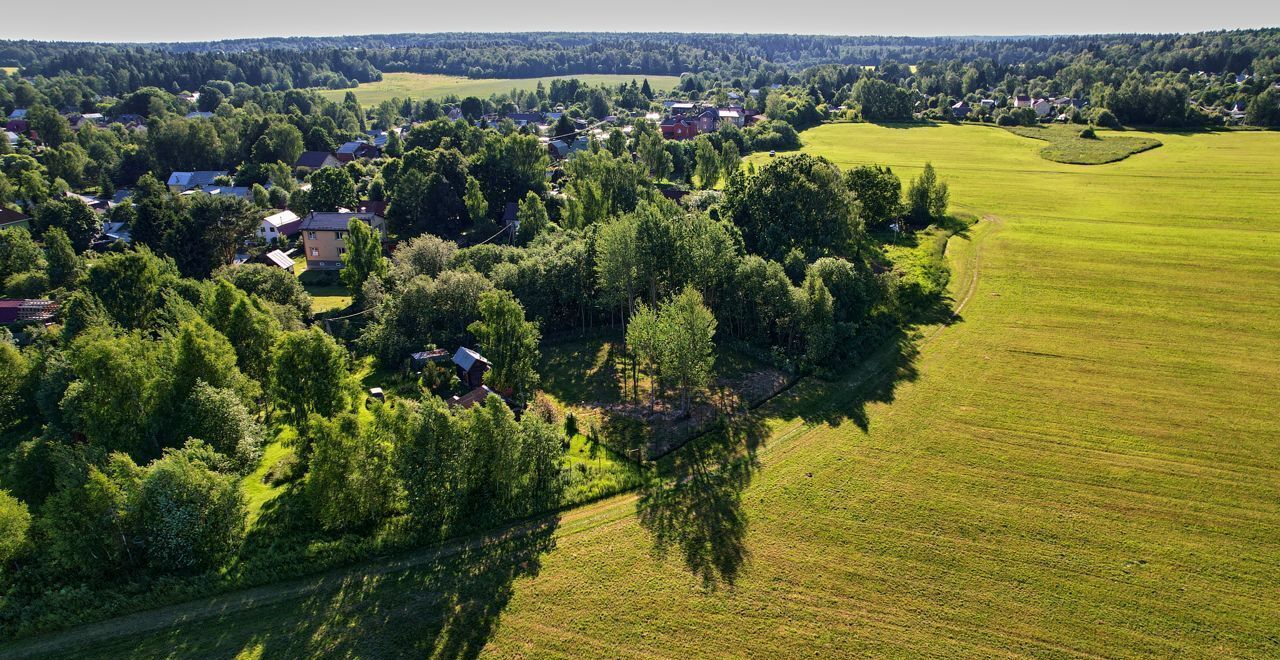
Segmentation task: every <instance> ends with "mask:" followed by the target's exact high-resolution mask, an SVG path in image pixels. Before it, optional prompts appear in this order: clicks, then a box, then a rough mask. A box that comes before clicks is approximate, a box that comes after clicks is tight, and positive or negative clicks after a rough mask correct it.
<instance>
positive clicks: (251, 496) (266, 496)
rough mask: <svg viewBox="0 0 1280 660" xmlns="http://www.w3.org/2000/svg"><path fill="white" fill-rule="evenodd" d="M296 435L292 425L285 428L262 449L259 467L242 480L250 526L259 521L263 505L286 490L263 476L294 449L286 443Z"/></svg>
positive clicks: (241, 484)
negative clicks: (272, 483) (273, 484)
mask: <svg viewBox="0 0 1280 660" xmlns="http://www.w3.org/2000/svg"><path fill="white" fill-rule="evenodd" d="M296 435H297V431H294V430H293V428H292V427H285V428H283V429H282V430H281V431H280V433H279V434H278V435H277V436H276V438H275V439H274V440H272V441H271V442H270V443H269V444H268V445H267V446H266V447H265V448H264V449H263V450H262V461H261V462H260V463H258V468H257V469H256V470H254V471H253V472H250V473H249V474H247V475H245V476H244V478H243V479H241V480H240V490H241V491H242V492H243V493H244V498H245V504H246V505H247V507H248V510H249V516H248V520H247V523H248V524H247V526H248V527H253V524H254V523H255V522H257V520H258V514H260V513H261V512H262V505H264V504H266V503H267V502H269V501H270V500H271V499H273V498H274V497H275V496H277V495H279V494H280V493H282V492H284V488H283V487H277V486H272V485H270V484H268V483H266V482H265V481H263V478H264V477H266V476H267V472H268V471H270V470H271V468H272V467H273V466H274V465H275V464H276V462H278V461H279V460H280V459H282V458H284V457H285V456H286V455H287V454H289V453H290V452H291V451H293V450H291V449H289V448H288V447H286V445H287V444H288V442H289V440H290V439H291V438H292V437H294V436H296Z"/></svg>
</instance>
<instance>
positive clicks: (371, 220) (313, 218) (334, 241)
mask: <svg viewBox="0 0 1280 660" xmlns="http://www.w3.org/2000/svg"><path fill="white" fill-rule="evenodd" d="M351 220H359V221H361V222H364V223H366V224H368V225H369V226H370V227H372V228H373V230H374V231H376V232H378V233H379V234H381V233H382V231H383V227H385V225H386V220H385V219H384V218H383V217H382V216H380V215H377V214H374V213H350V212H347V213H342V212H338V213H317V212H316V211H312V212H311V213H308V214H307V217H306V218H303V219H302V223H301V226H300V227H299V230H300V231H301V233H302V247H303V250H305V254H306V258H307V269H308V270H341V269H342V255H343V254H345V253H346V251H347V246H346V243H345V241H344V240H343V239H344V238H345V237H346V235H347V224H348V223H349V222H350V221H351Z"/></svg>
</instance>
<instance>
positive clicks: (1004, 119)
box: [996, 115, 1018, 126]
mask: <svg viewBox="0 0 1280 660" xmlns="http://www.w3.org/2000/svg"><path fill="white" fill-rule="evenodd" d="M1017 125H1018V120H1017V119H1014V118H1013V116H1011V115H1000V116H999V117H996V126H1017Z"/></svg>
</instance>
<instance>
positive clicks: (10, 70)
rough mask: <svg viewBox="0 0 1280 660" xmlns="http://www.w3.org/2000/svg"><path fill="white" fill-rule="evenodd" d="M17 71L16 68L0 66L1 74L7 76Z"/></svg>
mask: <svg viewBox="0 0 1280 660" xmlns="http://www.w3.org/2000/svg"><path fill="white" fill-rule="evenodd" d="M17 70H18V67H16V66H0V73H4V75H6V76H7V75H9V74H11V73H13V72H14V71H17Z"/></svg>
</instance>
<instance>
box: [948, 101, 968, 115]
mask: <svg viewBox="0 0 1280 660" xmlns="http://www.w3.org/2000/svg"><path fill="white" fill-rule="evenodd" d="M970 111H971V110H970V108H969V104H968V103H965V102H964V101H956V102H955V104H954V105H952V106H951V116H952V117H955V118H956V119H964V118H965V117H968V116H969V112H970Z"/></svg>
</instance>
